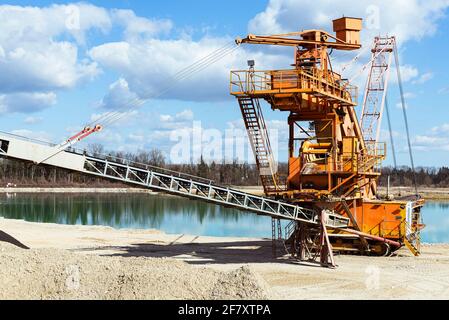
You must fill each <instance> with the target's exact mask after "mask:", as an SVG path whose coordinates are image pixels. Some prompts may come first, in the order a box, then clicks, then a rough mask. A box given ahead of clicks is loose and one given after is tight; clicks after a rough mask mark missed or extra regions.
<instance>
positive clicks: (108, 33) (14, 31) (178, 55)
mask: <svg viewBox="0 0 449 320" xmlns="http://www.w3.org/2000/svg"><path fill="white" fill-rule="evenodd" d="M448 6H449V1H447V0H434V1H419V0H414V1H410V0H408V1H404V0H392V1H389V2H388V3H383V4H376V2H373V1H357V2H353V1H347V0H344V1H340V2H338V4H336V3H335V2H333V1H329V0H316V1H309V0H303V1H293V0H271V1H205V0H195V1H194V0H192V1H170V0H167V1H90V2H81V3H78V2H69V1H58V2H53V1H9V2H7V4H3V5H1V6H0V30H2V31H1V32H0V130H1V131H8V132H15V133H17V134H23V135H27V136H31V137H35V138H40V139H47V140H51V141H53V142H60V141H62V140H64V139H65V138H67V136H69V135H70V134H71V133H73V132H76V131H77V130H79V129H81V128H82V127H83V125H84V124H86V123H89V122H91V121H92V120H95V119H96V118H97V117H98V115H101V114H104V113H105V112H108V111H110V110H111V108H113V106H115V105H120V104H123V103H124V102H126V101H129V100H134V101H136V100H138V101H144V100H146V99H147V98H151V97H152V94H151V92H157V90H160V89H161V83H163V81H162V80H161V79H163V78H164V76H167V75H172V74H174V73H176V72H177V71H178V70H180V69H182V68H183V67H185V66H188V65H190V64H191V63H192V62H194V61H196V60H197V59H198V58H201V57H203V56H205V55H207V54H208V53H209V52H211V51H213V50H215V49H217V48H220V47H221V46H223V45H224V44H226V43H229V42H231V41H232V39H234V38H235V37H236V36H244V35H246V34H247V33H249V32H251V33H259V34H274V33H279V32H287V31H296V30H301V29H304V28H320V29H326V30H329V31H331V20H332V19H333V18H337V17H340V16H341V15H343V14H344V15H346V16H351V15H352V16H360V17H363V18H365V21H366V22H367V25H366V26H367V28H366V30H364V31H363V36H362V39H363V44H364V45H365V46H366V47H369V45H370V43H371V41H372V37H373V36H374V35H377V34H385V33H388V34H390V35H393V34H394V35H396V36H397V37H398V40H399V42H400V59H401V70H402V73H403V76H404V88H405V92H406V97H407V105H408V108H407V111H408V115H409V121H410V127H411V134H412V141H413V146H414V150H415V158H416V163H417V165H420V166H443V165H447V164H448V162H449V135H448V134H449V110H448V109H447V108H448V105H447V102H446V101H447V99H448V98H449V79H448V77H447V73H448V71H449V70H448V69H449V65H448V63H447V61H446V59H445V55H446V54H447V52H448V49H449V41H448V40H449V34H448V32H447V31H448V30H449V17H447V10H448V9H447V8H448ZM74 12H75V13H77V14H78V16H77V17H78V18H79V19H78V20H77V21H78V22H79V23H78V24H76V26H77V27H73V22H74V20H73V19H72V18H73V14H74ZM398 12H400V13H401V14H400V15H398V14H397V13H398ZM376 14H377V15H376ZM373 17H374V20H373ZM67 19H68V20H67ZM71 19H72V20H71ZM75 20H76V19H75ZM355 54H356V53H351V54H346V55H340V56H337V57H336V59H335V62H334V64H335V65H336V66H337V67H338V65H342V64H344V63H345V62H347V61H348V60H350V59H352V57H354V56H355ZM248 59H255V60H256V64H257V66H258V67H259V68H260V69H270V68H277V67H279V68H287V67H288V66H289V64H290V63H291V62H292V52H291V51H289V50H287V49H284V50H276V49H271V48H263V47H261V46H256V47H243V48H240V49H238V50H237V51H235V52H234V53H233V54H230V55H229V56H226V57H225V58H224V59H223V60H220V61H218V62H217V63H216V64H214V65H213V66H211V67H209V68H208V69H206V70H204V71H202V72H201V73H199V74H197V75H195V76H194V77H192V78H189V79H187V80H185V81H182V82H180V83H179V84H178V85H177V86H176V87H174V88H172V89H171V90H170V91H169V92H168V93H167V94H166V95H164V96H163V97H160V98H156V99H150V100H149V101H147V102H146V103H145V104H144V105H143V106H141V107H139V108H136V110H135V111H134V112H133V113H132V114H131V115H130V116H128V117H126V118H125V119H124V120H121V121H119V122H117V123H115V124H114V125H112V126H109V127H107V128H106V129H105V130H104V131H103V132H101V133H98V134H96V135H95V136H93V137H90V138H89V139H88V140H86V141H85V142H83V143H82V144H81V147H83V146H84V145H86V144H88V143H93V142H98V143H102V144H104V145H105V146H106V148H107V149H110V150H123V151H134V150H139V149H140V150H142V149H151V148H153V147H155V148H161V149H163V150H164V151H165V152H166V153H167V154H169V153H170V150H171V149H172V147H173V146H174V145H175V144H176V143H177V141H175V140H174V139H173V132H174V131H175V130H177V131H178V132H185V133H186V134H192V135H193V134H194V132H195V129H193V122H196V121H200V122H201V126H202V128H204V129H218V130H220V132H222V133H223V135H224V132H225V130H226V129H230V128H234V129H239V130H240V129H242V123H241V121H240V118H241V117H240V111H239V108H238V105H237V103H236V101H235V100H234V99H233V98H232V97H231V96H230V95H229V93H228V89H229V85H228V78H229V70H231V69H240V68H246V60H248ZM367 60H368V55H367V54H363V55H362V56H361V59H360V62H358V63H355V64H354V65H352V66H351V68H348V70H346V71H347V74H346V76H348V77H349V78H351V75H352V74H355V73H356V72H357V68H360V67H361V65H362V64H364V63H365V62H366V61H367ZM363 77H364V76H362V77H361V79H358V80H357V84H361V85H362V87H361V88H360V89H359V90H360V92H363V80H364V79H363ZM389 101H390V108H391V113H392V119H393V123H394V137H395V140H396V143H397V146H396V147H397V150H398V153H399V154H398V159H399V162H400V163H401V164H408V163H409V162H408V155H407V152H406V151H407V149H406V143H405V132H404V126H403V120H402V114H401V110H400V108H398V106H397V104H398V102H399V97H398V94H397V85H395V83H394V81H392V83H391V90H390V94H389ZM358 108H360V107H358ZM286 116H287V115H286V114H284V113H280V112H273V111H271V110H270V109H269V108H267V107H265V117H266V120H267V121H268V125H269V127H270V128H273V129H278V130H279V133H278V134H279V137H280V139H281V142H280V146H279V153H280V154H279V158H280V159H281V160H283V159H285V141H284V140H285V139H283V138H284V137H285V134H286V128H287V127H286V123H284V120H285V119H286ZM383 130H384V132H386V130H387V127H386V121H383ZM382 136H383V138H384V140H385V139H388V136H387V135H385V134H383V135H382ZM225 141H227V140H225ZM215 143H216V142H215ZM226 143H227V142H226ZM211 157H214V155H211ZM386 164H391V157H389V160H387V162H386Z"/></svg>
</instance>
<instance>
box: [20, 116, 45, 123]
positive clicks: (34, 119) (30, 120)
mask: <svg viewBox="0 0 449 320" xmlns="http://www.w3.org/2000/svg"><path fill="white" fill-rule="evenodd" d="M42 120H43V118H42V117H33V116H30V117H26V118H25V119H24V120H23V122H24V123H26V124H36V123H39V122H41V121H42Z"/></svg>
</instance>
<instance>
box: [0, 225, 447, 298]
mask: <svg viewBox="0 0 449 320" xmlns="http://www.w3.org/2000/svg"><path fill="white" fill-rule="evenodd" d="M0 230H1V231H2V232H3V233H0V234H1V235H2V238H3V239H6V240H8V241H10V242H13V241H14V239H16V240H19V241H20V242H21V243H23V244H24V245H26V246H28V247H30V248H32V249H31V250H25V249H19V248H17V247H15V246H12V245H10V244H5V243H3V244H1V243H0V261H1V262H0V287H2V288H1V290H0V292H1V293H0V298H8V299H9V298H21V297H22V298H37V299H40V298H44V299H79V298H89V299H98V298H100V299H122V298H143V299H161V298H177V299H186V298H192V299H221V298H231V299H232V298H236V299H241V298H243V299H261V298H270V299H448V298H449V245H444V244H442V245H424V246H423V253H422V255H421V256H419V257H413V256H411V255H410V254H409V253H408V252H407V251H406V250H405V249H403V250H401V251H399V252H398V254H397V255H396V256H393V257H388V258H383V257H360V256H337V257H336V262H337V264H338V268H336V269H333V270H332V269H324V268H321V267H318V266H313V265H312V266H311V265H306V264H301V263H298V262H296V261H293V260H291V259H288V258H287V257H285V256H284V257H279V258H277V259H273V258H272V251H271V241H270V240H268V239H250V238H214V237H198V236H189V235H168V234H165V233H162V232H159V231H157V230H115V229H112V228H109V227H97V226H64V225H56V224H40V223H29V222H24V221H18V220H6V219H1V218H0ZM8 236H11V237H13V238H14V239H12V238H8ZM74 266H75V267H74ZM242 267H243V268H242ZM73 268H75V269H74V271H73ZM76 268H81V271H79V270H78V269H76ZM71 270H72V271H71ZM70 272H75V273H76V274H77V276H78V277H80V280H79V283H81V287H80V288H78V289H76V290H69V289H67V288H68V287H70V283H71V282H70V281H71V280H70V276H71V273H70ZM36 279H40V280H39V281H37V280H36ZM100 288H101V290H100ZM149 288H150V289H149Z"/></svg>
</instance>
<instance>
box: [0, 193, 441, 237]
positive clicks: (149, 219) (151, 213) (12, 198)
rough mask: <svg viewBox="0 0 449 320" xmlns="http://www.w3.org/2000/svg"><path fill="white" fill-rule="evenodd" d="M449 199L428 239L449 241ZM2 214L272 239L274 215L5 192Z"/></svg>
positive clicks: (430, 214)
mask: <svg viewBox="0 0 449 320" xmlns="http://www.w3.org/2000/svg"><path fill="white" fill-rule="evenodd" d="M448 211H449V202H442V201H439V202H428V203H426V205H425V207H424V208H423V211H422V213H423V217H424V223H425V224H426V225H427V226H426V228H425V229H424V230H423V233H422V238H423V241H424V242H431V243H441V242H445V243H449V216H448V215H447V214H446V213H447V212H448ZM0 216H2V217H5V218H10V219H24V220H26V221H32V222H46V223H59V224H81V225H103V226H110V227H113V228H136V229H152V228H153V229H159V230H163V231H165V232H166V233H176V234H192V235H208V236H233V237H271V219H270V218H269V217H261V216H257V215H254V214H251V213H245V212H242V211H239V210H235V209H230V208H223V207H220V206H216V205H213V204H209V203H205V202H201V201H194V200H187V199H184V198H179V197H173V196H165V195H148V194H21V193H17V194H1V195H0Z"/></svg>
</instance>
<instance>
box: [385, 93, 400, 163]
mask: <svg viewBox="0 0 449 320" xmlns="http://www.w3.org/2000/svg"><path fill="white" fill-rule="evenodd" d="M385 111H386V112H387V120H388V131H389V132H390V144H391V152H392V154H393V163H394V168H395V169H397V168H398V163H397V161H396V151H395V147H394V141H393V130H392V127H391V119H390V110H389V107H388V99H387V97H385Z"/></svg>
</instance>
